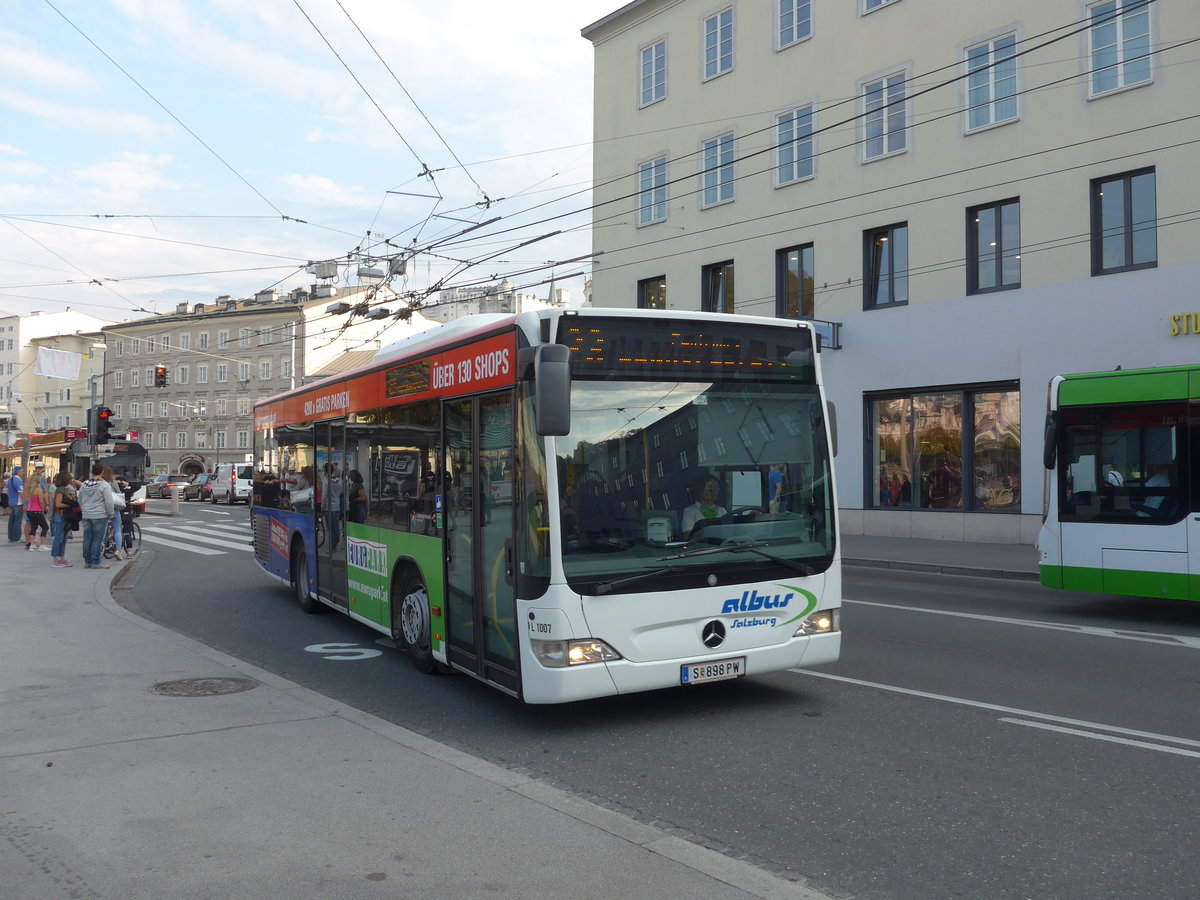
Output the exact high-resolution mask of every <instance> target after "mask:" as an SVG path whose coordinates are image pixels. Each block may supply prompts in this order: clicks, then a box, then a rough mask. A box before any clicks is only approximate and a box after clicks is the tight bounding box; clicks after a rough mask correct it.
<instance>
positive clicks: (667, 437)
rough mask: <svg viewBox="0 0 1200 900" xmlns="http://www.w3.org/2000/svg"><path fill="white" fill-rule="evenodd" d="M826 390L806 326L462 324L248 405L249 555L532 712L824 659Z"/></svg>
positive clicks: (572, 314) (835, 607)
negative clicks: (251, 423)
mask: <svg viewBox="0 0 1200 900" xmlns="http://www.w3.org/2000/svg"><path fill="white" fill-rule="evenodd" d="M820 373H821V368H820V356H819V343H818V340H817V335H816V334H815V332H814V330H813V328H812V326H811V324H810V323H807V322H797V321H781V320H776V319H764V318H756V317H751V316H735V315H720V314H711V313H710V314H706V313H688V314H686V315H683V314H678V313H670V312H664V311H657V310H602V309H580V310H547V311H543V312H537V313H522V314H520V315H516V316H512V315H509V316H478V317H467V318H463V319H460V320H458V321H457V322H454V323H452V324H450V325H445V326H442V327H440V328H435V329H433V330H431V331H428V332H424V333H422V334H419V335H417V336H415V337H413V338H410V339H408V340H405V341H401V342H399V343H397V344H395V345H393V346H391V347H387V348H384V349H382V350H380V351H379V353H378V354H377V355H376V358H375V361H374V362H373V363H371V364H369V365H366V366H364V367H362V368H361V369H357V370H354V371H350V372H346V373H344V374H341V375H335V376H331V377H330V378H327V379H325V380H324V381H319V382H315V383H313V384H306V385H304V386H303V387H301V388H298V389H296V390H293V391H290V392H288V393H286V394H282V395H280V396H277V397H273V398H271V399H269V400H265V401H263V402H262V403H260V404H258V406H257V407H256V409H255V414H254V415H255V445H254V446H255V450H254V453H255V456H254V459H255V469H256V476H255V477H256V487H255V498H256V499H255V502H254V505H253V509H252V515H253V521H254V534H255V542H254V546H255V552H256V554H257V557H258V561H259V563H260V564H261V566H262V568H263V570H264V571H265V572H266V573H268V574H269V575H270V576H272V577H274V578H275V579H277V580H278V581H279V582H280V583H281V584H284V585H287V586H288V587H289V588H290V589H291V591H292V592H293V594H294V596H295V598H296V601H297V603H298V604H299V605H300V607H301V608H302V609H304V610H305V611H307V612H312V611H316V610H318V609H321V608H331V609H334V610H337V611H340V612H342V613H345V614H346V615H348V616H350V617H351V618H353V619H355V620H357V621H359V622H361V623H363V624H364V625H366V626H367V627H369V628H372V629H375V630H377V631H380V632H383V633H384V634H388V635H391V636H392V637H393V639H394V640H395V641H396V643H397V644H398V645H399V646H400V647H401V648H403V649H405V650H407V652H408V655H409V658H410V659H411V661H412V662H413V664H414V665H415V666H417V668H418V669H420V670H422V671H426V672H430V671H434V670H436V669H438V668H449V669H453V670H456V671H459V672H463V673H466V674H468V675H471V676H473V677H475V678H478V679H480V680H482V681H485V682H487V683H488V684H490V685H493V686H494V687H496V688H498V689H500V690H502V691H504V692H506V693H509V694H511V695H513V696H515V697H519V698H520V699H522V700H524V701H525V702H528V703H558V702H564V701H570V700H580V699H584V698H588V697H601V696H607V695H613V694H625V693H632V692H634V691H644V690H650V689H654V688H664V687H669V686H673V685H674V686H681V685H695V684H702V683H706V682H709V681H718V680H724V679H729V678H737V677H740V676H745V675H750V676H753V675H759V674H763V673H767V672H775V671H780V670H783V669H789V668H792V667H795V666H812V665H817V664H820V663H828V662H833V661H835V660H836V659H837V658H838V654H839V651H840V647H841V633H840V627H839V613H840V607H841V563H840V552H839V546H838V543H837V539H836V535H837V529H836V522H835V518H834V516H835V511H836V509H837V501H836V496H835V493H834V482H833V450H832V441H831V434H832V431H833V429H832V428H831V427H830V426H829V425H828V424H827V422H828V418H829V407H828V405H827V403H826V400H825V395H824V390H823V388H822V385H821V374H820ZM785 492H786V499H777V498H780V497H784V495H785Z"/></svg>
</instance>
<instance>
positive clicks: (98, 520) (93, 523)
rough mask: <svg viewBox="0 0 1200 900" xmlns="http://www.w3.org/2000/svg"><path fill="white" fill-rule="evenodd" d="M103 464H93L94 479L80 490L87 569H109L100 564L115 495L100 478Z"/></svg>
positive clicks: (85, 565)
mask: <svg viewBox="0 0 1200 900" xmlns="http://www.w3.org/2000/svg"><path fill="white" fill-rule="evenodd" d="M103 471H104V464H103V463H93V464H92V477H91V478H89V479H88V480H87V481H85V482H84V483H83V487H81V488H80V489H79V507H80V509H81V510H82V512H83V562H84V568H85V569H107V568H109V567H108V566H105V565H102V564H101V562H100V553H101V551H102V550H103V548H104V530H105V529H106V528H108V523H109V522H111V521H112V517H113V493H112V488H110V487H109V486H108V482H107V481H105V480H104V479H102V478H101V477H100V474H101V473H102V472H103Z"/></svg>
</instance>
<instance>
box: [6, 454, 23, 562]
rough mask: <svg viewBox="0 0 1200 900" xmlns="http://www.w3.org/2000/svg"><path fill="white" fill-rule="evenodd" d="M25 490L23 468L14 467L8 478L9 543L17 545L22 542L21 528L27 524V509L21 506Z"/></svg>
mask: <svg viewBox="0 0 1200 900" xmlns="http://www.w3.org/2000/svg"><path fill="white" fill-rule="evenodd" d="M24 490H25V482H24V480H23V479H22V478H21V467H20V466H13V470H12V474H11V475H9V476H8V486H7V488H6V489H5V493H7V494H8V542H9V543H10V544H15V543H17V542H18V541H20V540H21V527H22V526H23V525H24V524H25V508H24V507H23V506H21V493H22V492H23V491H24Z"/></svg>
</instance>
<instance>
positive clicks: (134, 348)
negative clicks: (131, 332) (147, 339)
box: [129, 338, 142, 356]
mask: <svg viewBox="0 0 1200 900" xmlns="http://www.w3.org/2000/svg"><path fill="white" fill-rule="evenodd" d="M141 352H142V343H141V341H140V340H138V339H137V338H130V339H129V355H130V356H137V355H138V354H140V353H141Z"/></svg>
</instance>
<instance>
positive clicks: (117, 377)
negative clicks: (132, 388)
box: [113, 371, 125, 388]
mask: <svg viewBox="0 0 1200 900" xmlns="http://www.w3.org/2000/svg"><path fill="white" fill-rule="evenodd" d="M113 387H114V388H122V387H125V373H124V372H121V371H117V372H113Z"/></svg>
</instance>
